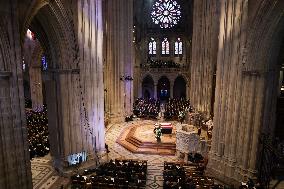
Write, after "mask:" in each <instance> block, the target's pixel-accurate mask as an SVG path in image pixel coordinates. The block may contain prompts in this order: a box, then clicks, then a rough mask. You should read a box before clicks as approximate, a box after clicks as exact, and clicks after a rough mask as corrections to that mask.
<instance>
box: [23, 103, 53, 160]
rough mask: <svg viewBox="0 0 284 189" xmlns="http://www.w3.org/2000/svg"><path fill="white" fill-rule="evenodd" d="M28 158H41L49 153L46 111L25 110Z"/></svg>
mask: <svg viewBox="0 0 284 189" xmlns="http://www.w3.org/2000/svg"><path fill="white" fill-rule="evenodd" d="M26 115H27V130H28V143H29V151H30V158H31V159H32V158H34V157H43V156H45V155H47V154H48V153H49V141H48V122H47V110H46V107H45V106H44V107H43V110H42V111H40V112H35V111H33V110H28V109H27V110H26Z"/></svg>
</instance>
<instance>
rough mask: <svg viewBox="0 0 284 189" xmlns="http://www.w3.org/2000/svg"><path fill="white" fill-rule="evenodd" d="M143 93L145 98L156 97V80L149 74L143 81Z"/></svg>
mask: <svg viewBox="0 0 284 189" xmlns="http://www.w3.org/2000/svg"><path fill="white" fill-rule="evenodd" d="M142 94H143V98H145V99H147V98H155V97H154V80H153V78H152V77H151V76H150V75H147V76H146V77H145V78H144V79H143V82H142Z"/></svg>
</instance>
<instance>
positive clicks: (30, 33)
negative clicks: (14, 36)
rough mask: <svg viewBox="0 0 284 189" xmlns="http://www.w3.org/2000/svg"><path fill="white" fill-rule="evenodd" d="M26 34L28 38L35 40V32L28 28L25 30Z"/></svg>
mask: <svg viewBox="0 0 284 189" xmlns="http://www.w3.org/2000/svg"><path fill="white" fill-rule="evenodd" d="M26 36H27V38H29V39H30V40H35V34H34V33H33V32H32V31H31V30H30V29H28V30H27V33H26Z"/></svg>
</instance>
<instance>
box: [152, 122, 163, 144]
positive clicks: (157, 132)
mask: <svg viewBox="0 0 284 189" xmlns="http://www.w3.org/2000/svg"><path fill="white" fill-rule="evenodd" d="M154 133H155V138H156V140H157V141H160V140H161V136H162V128H161V125H160V124H157V123H156V124H155V128H154Z"/></svg>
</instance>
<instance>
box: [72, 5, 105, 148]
mask: <svg viewBox="0 0 284 189" xmlns="http://www.w3.org/2000/svg"><path fill="white" fill-rule="evenodd" d="M78 41H79V49H80V80H81V83H80V88H81V90H82V92H83V101H82V106H83V115H81V119H83V122H84V123H85V124H84V126H83V129H87V133H86V135H87V136H86V137H87V143H88V145H89V147H90V148H91V150H93V152H94V151H95V153H103V152H104V151H105V126H104V85H103V22H102V0H94V1H85V0H79V1H78ZM84 108H85V110H84ZM85 113H86V114H87V116H84V114H85ZM86 118H87V120H86Z"/></svg>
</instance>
